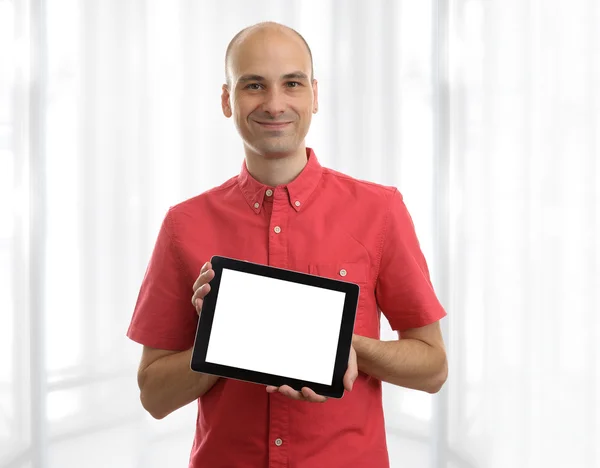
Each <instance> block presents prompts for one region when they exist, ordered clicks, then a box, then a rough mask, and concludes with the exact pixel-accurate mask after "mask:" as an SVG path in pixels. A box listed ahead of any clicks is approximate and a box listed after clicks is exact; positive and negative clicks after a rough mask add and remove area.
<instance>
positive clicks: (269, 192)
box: [265, 189, 273, 197]
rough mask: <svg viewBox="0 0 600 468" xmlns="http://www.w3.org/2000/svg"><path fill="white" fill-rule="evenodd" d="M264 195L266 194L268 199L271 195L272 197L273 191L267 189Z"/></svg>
mask: <svg viewBox="0 0 600 468" xmlns="http://www.w3.org/2000/svg"><path fill="white" fill-rule="evenodd" d="M265 193H266V194H267V197H270V196H271V195H273V190H271V189H268V190H267V191H266V192H265Z"/></svg>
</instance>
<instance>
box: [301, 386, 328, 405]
mask: <svg viewBox="0 0 600 468" xmlns="http://www.w3.org/2000/svg"><path fill="white" fill-rule="evenodd" d="M302 395H304V398H305V399H306V400H307V401H310V402H311V403H325V402H326V401H327V397H324V396H322V395H318V394H316V393H315V392H314V390H311V389H310V388H308V387H303V388H302Z"/></svg>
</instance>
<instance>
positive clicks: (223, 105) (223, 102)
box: [221, 84, 233, 118]
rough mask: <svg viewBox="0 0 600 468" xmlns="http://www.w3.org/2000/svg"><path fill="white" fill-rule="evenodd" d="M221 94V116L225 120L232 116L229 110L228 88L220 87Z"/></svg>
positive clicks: (229, 97) (226, 86)
mask: <svg viewBox="0 0 600 468" xmlns="http://www.w3.org/2000/svg"><path fill="white" fill-rule="evenodd" d="M222 90H223V92H222V93H221V108H222V109H223V115H224V116H225V117H227V118H229V117H231V116H232V115H233V112H232V110H231V96H230V94H229V86H228V85H227V84H224V85H223V87H222Z"/></svg>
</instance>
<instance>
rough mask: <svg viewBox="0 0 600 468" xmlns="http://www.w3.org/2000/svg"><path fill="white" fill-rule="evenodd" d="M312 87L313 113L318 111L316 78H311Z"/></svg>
mask: <svg viewBox="0 0 600 468" xmlns="http://www.w3.org/2000/svg"><path fill="white" fill-rule="evenodd" d="M312 89H313V96H314V98H313V114H316V113H317V112H318V111H319V86H318V83H317V80H313V82H312Z"/></svg>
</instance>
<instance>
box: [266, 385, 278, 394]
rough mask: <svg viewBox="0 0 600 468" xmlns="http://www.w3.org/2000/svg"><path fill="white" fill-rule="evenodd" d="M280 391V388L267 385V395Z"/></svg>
mask: <svg viewBox="0 0 600 468" xmlns="http://www.w3.org/2000/svg"><path fill="white" fill-rule="evenodd" d="M277 391H279V387H274V386H273V385H267V393H276V392H277Z"/></svg>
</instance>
